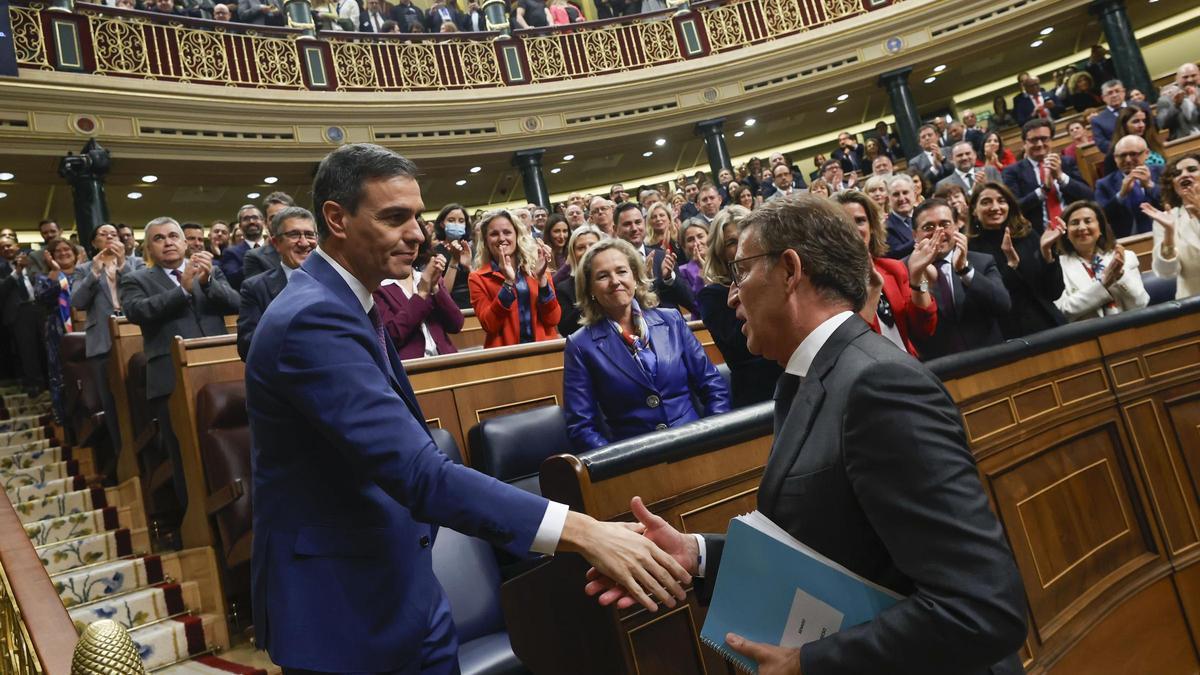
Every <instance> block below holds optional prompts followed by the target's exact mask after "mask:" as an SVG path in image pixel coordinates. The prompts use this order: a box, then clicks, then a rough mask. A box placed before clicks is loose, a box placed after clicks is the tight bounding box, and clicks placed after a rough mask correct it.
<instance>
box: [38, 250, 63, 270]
mask: <svg viewBox="0 0 1200 675" xmlns="http://www.w3.org/2000/svg"><path fill="white" fill-rule="evenodd" d="M42 261H44V262H45V263H46V270H47V271H50V272H61V271H62V268H60V267H59V266H58V263H57V262H55V261H54V256H52V255H50V251H46V250H43V251H42Z"/></svg>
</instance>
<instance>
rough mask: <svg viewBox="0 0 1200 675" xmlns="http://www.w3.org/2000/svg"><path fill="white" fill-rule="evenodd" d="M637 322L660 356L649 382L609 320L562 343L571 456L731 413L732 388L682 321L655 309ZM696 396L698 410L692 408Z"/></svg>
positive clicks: (677, 315)
mask: <svg viewBox="0 0 1200 675" xmlns="http://www.w3.org/2000/svg"><path fill="white" fill-rule="evenodd" d="M642 316H643V317H644V318H645V320H646V327H647V329H648V330H649V332H650V347H651V348H652V349H653V350H654V355H655V356H656V357H657V358H658V374H657V377H655V378H654V379H653V381H651V379H650V377H649V376H648V375H647V374H646V373H645V372H644V371H643V369H642V367H641V366H640V364H639V363H638V362H637V361H636V360H635V357H634V356H633V354H631V353H630V351H629V347H627V346H626V344H625V341H624V340H623V339H622V338H621V336H620V335H617V332H616V331H614V330H613V328H612V326H611V325H609V323H608V321H602V322H599V323H595V324H592V325H590V326H584V327H583V328H580V329H579V330H577V331H575V333H573V334H572V335H571V336H570V337H569V338H567V345H566V349H565V352H564V354H563V399H564V404H565V412H566V416H567V434H568V435H569V436H570V437H571V444H572V445H573V446H574V447H575V449H576V451H580V452H582V451H584V450H590V449H592V448H599V447H601V446H605V445H608V444H609V443H612V442H614V441H619V440H623V439H626V438H630V437H632V436H637V435H639V434H645V433H649V432H651V431H655V430H662V429H666V428H668V427H674V426H678V425H680V424H686V423H687V422H693V421H695V420H698V419H700V418H701V417H708V416H709V415H716V414H718V413H723V412H729V409H730V408H729V385H728V384H726V383H725V379H724V378H722V377H721V374H720V373H718V372H717V369H716V367H715V366H713V364H712V362H711V361H709V360H708V356H707V355H706V354H705V353H704V347H702V346H700V341H699V340H697V339H696V336H695V335H693V334H692V331H691V329H690V328H688V326H687V323H685V322H684V320H683V317H681V316H680V315H679V313H678V312H674V311H661V310H657V309H646V310H643V312H642ZM693 392H695V394H696V398H697V399H698V402H699V403H700V404H701V405H702V406H703V407H704V409H703V411H697V410H696V407H695V406H694V405H693V403H692V393H693ZM605 425H607V433H605Z"/></svg>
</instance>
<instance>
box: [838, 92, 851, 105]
mask: <svg viewBox="0 0 1200 675" xmlns="http://www.w3.org/2000/svg"><path fill="white" fill-rule="evenodd" d="M848 98H850V94H842V95H841V96H839V97H837V100H838V103H841V102H842V101H845V100H846V99H848Z"/></svg>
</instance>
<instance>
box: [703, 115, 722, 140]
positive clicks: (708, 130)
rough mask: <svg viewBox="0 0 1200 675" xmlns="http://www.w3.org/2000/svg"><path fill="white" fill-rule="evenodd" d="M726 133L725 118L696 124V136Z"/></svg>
mask: <svg viewBox="0 0 1200 675" xmlns="http://www.w3.org/2000/svg"><path fill="white" fill-rule="evenodd" d="M724 131H725V118H724V117H717V118H715V119H711V120H704V121H702V122H696V135H697V136H702V135H705V134H712V133H717V134H719V133H723V132H724Z"/></svg>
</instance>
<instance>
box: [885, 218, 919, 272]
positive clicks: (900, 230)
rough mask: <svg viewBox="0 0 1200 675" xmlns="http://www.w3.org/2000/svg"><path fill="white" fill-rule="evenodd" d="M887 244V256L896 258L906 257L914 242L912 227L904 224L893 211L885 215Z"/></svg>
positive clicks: (910, 251)
mask: <svg viewBox="0 0 1200 675" xmlns="http://www.w3.org/2000/svg"><path fill="white" fill-rule="evenodd" d="M887 244H888V252H887V257H889V258H895V259H896V260H903V259H904V258H907V257H908V255H909V254H910V253H912V250H913V245H914V244H915V241H914V239H913V231H912V228H910V227H909V226H908V225H907V224H905V222H904V221H903V220H901V219H900V216H898V215H896V213H895V211H892V212H890V213H888V216H887Z"/></svg>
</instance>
